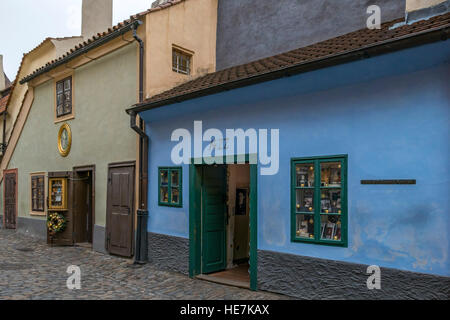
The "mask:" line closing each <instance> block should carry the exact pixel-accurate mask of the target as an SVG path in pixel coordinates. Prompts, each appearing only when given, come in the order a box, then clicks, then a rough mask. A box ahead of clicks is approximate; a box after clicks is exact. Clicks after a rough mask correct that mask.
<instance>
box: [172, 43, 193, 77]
mask: <svg viewBox="0 0 450 320" xmlns="http://www.w3.org/2000/svg"><path fill="white" fill-rule="evenodd" d="M191 61H192V55H190V54H188V53H186V52H183V51H181V50H178V49H175V48H174V49H172V70H173V71H174V72H177V73H181V74H190V73H191V65H192V62H191Z"/></svg>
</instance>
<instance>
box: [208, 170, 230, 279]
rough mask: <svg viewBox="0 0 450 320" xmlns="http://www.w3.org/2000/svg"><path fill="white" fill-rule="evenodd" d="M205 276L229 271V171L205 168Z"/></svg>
mask: <svg viewBox="0 0 450 320" xmlns="http://www.w3.org/2000/svg"><path fill="white" fill-rule="evenodd" d="M202 176H203V186H202V198H203V201H202V219H203V227H202V273H212V272H217V271H221V270H224V269H225V268H226V233H225V230H226V203H225V201H226V167H225V166H204V167H203V174H202Z"/></svg>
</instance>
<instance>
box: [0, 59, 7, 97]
mask: <svg viewBox="0 0 450 320" xmlns="http://www.w3.org/2000/svg"><path fill="white" fill-rule="evenodd" d="M4 89H6V76H5V72H4V71H3V56H2V55H1V54H0V91H3V90H4Z"/></svg>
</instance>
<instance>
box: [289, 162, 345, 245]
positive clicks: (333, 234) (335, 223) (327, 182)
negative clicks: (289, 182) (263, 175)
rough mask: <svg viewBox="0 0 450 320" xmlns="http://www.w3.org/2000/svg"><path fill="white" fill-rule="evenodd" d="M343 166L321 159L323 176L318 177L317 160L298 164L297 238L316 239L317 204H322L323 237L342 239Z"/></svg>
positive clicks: (321, 173)
mask: <svg viewBox="0 0 450 320" xmlns="http://www.w3.org/2000/svg"><path fill="white" fill-rule="evenodd" d="M341 167H342V166H341V163H340V162H321V163H320V179H316V178H315V174H316V168H315V165H314V163H301V164H297V165H296V167H295V169H296V213H297V215H296V216H297V219H296V236H297V237H298V238H310V239H314V226H315V213H316V206H319V212H320V231H319V232H320V239H321V240H334V241H341V213H342V210H341V171H342V168H341ZM319 181H320V187H319V188H318V187H317V186H316V183H319ZM316 197H320V198H319V199H316Z"/></svg>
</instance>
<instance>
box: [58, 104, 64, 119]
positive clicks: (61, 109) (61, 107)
mask: <svg viewBox="0 0 450 320" xmlns="http://www.w3.org/2000/svg"><path fill="white" fill-rule="evenodd" d="M62 114H63V105H62V104H60V105H58V106H57V107H56V116H57V117H59V116H61V115H62Z"/></svg>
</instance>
